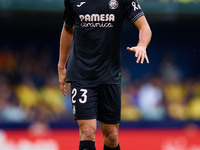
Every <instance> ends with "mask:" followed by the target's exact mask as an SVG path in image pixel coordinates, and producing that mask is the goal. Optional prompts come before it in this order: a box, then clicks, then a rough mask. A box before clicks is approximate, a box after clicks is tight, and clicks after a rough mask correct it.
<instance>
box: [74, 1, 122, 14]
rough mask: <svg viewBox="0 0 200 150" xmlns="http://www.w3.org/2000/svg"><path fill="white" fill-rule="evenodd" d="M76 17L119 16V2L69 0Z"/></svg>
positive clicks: (120, 7)
mask: <svg viewBox="0 0 200 150" xmlns="http://www.w3.org/2000/svg"><path fill="white" fill-rule="evenodd" d="M70 3H71V6H72V9H73V11H74V12H75V14H76V15H85V14H90V15H91V14H120V11H121V9H122V6H121V5H122V4H121V0H70Z"/></svg>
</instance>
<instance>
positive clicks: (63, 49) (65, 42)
mask: <svg viewBox="0 0 200 150" xmlns="http://www.w3.org/2000/svg"><path fill="white" fill-rule="evenodd" d="M73 34H74V27H72V28H66V27H65V26H63V29H62V32H61V37H60V55H59V61H58V76H59V84H60V89H61V91H62V93H63V95H64V96H65V95H66V93H67V91H66V89H65V80H66V69H65V66H66V63H67V60H68V58H69V54H70V50H71V46H72V41H73Z"/></svg>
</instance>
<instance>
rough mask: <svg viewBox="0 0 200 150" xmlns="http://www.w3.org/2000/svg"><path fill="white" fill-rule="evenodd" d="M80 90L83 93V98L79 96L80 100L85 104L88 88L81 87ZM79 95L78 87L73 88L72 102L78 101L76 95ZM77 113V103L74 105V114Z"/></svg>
mask: <svg viewBox="0 0 200 150" xmlns="http://www.w3.org/2000/svg"><path fill="white" fill-rule="evenodd" d="M80 92H82V95H81V98H79V99H78V100H79V102H80V103H82V104H84V103H86V102H87V92H88V91H87V89H80ZM76 95H77V89H76V88H73V90H72V104H74V103H76V101H77V100H76V99H74V98H75V96H76ZM75 113H76V108H75V105H73V114H75Z"/></svg>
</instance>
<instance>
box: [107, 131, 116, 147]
mask: <svg viewBox="0 0 200 150" xmlns="http://www.w3.org/2000/svg"><path fill="white" fill-rule="evenodd" d="M106 139H107V142H108V143H110V144H111V145H112V144H113V145H115V144H116V143H118V134H117V133H110V134H108V135H107V137H106Z"/></svg>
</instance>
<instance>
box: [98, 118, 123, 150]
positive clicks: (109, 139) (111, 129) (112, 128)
mask: <svg viewBox="0 0 200 150" xmlns="http://www.w3.org/2000/svg"><path fill="white" fill-rule="evenodd" d="M100 124H101V130H102V133H103V139H104V144H105V145H106V146H107V147H109V148H115V147H117V146H118V144H119V141H118V132H119V123H118V124H105V123H103V122H100Z"/></svg>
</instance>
